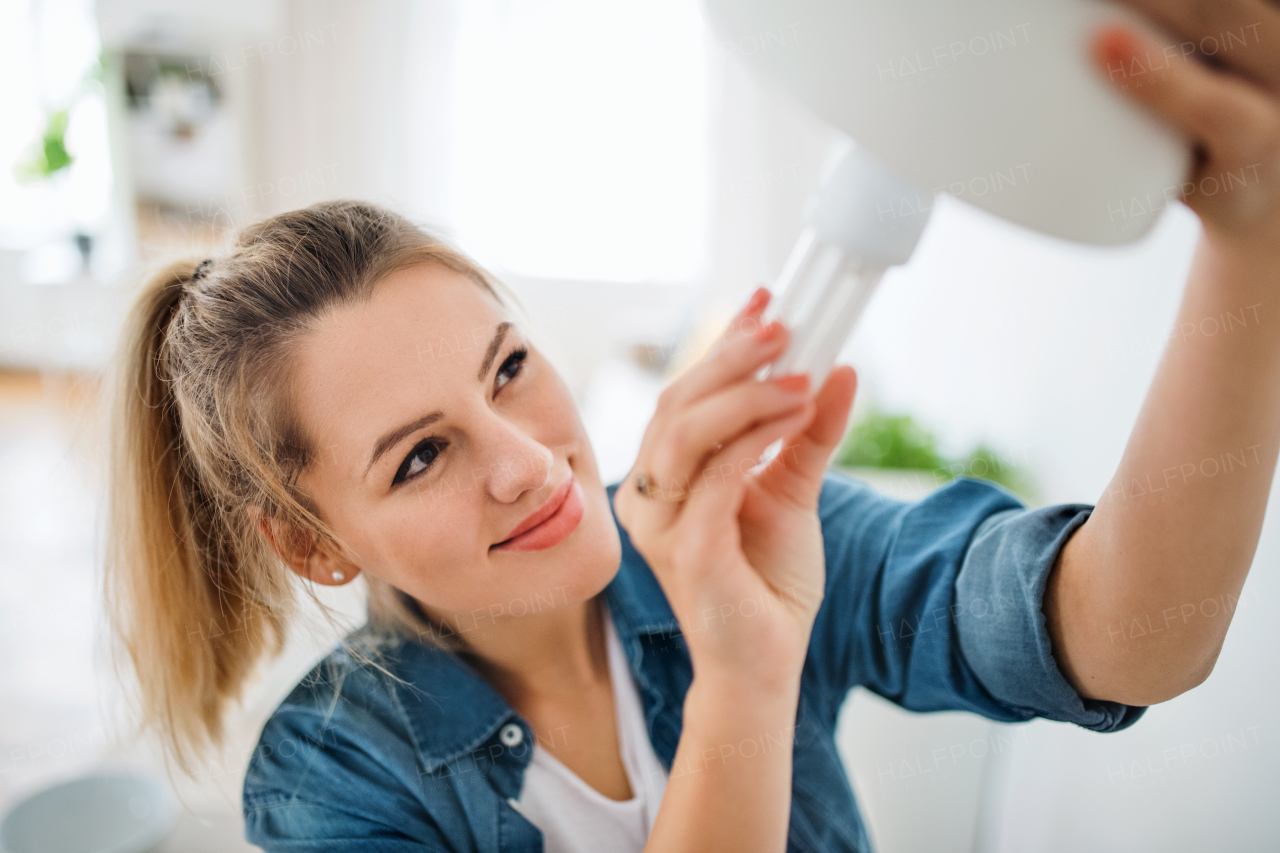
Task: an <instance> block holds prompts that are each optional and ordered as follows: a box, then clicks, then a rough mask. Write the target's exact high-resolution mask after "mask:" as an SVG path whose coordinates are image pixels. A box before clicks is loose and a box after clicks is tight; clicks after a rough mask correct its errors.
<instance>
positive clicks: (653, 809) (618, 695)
mask: <svg viewBox="0 0 1280 853" xmlns="http://www.w3.org/2000/svg"><path fill="white" fill-rule="evenodd" d="M602 609H603V611H604V619H605V625H604V629H605V645H606V646H607V647H608V658H609V678H610V681H611V682H612V683H613V704H614V708H615V711H616V713H615V716H616V717H617V725H618V740H619V742H620V746H621V752H622V763H623V765H624V766H625V767H626V770H627V779H628V780H629V781H630V783H631V794H632V796H631V799H629V800H611V799H609V798H608V797H606V796H605V795H604V794H601V793H600V792H599V791H597V790H596V789H595V788H592V787H591V786H590V785H588V784H587V783H586V782H584V781H582V779H581V778H579V777H578V775H577V774H576V773H574V772H573V771H572V770H570V769H569V768H568V767H566V766H565V765H564V764H562V763H561V762H560V760H559V759H558V758H556V757H555V756H554V755H552V754H551V753H550V752H548V751H547V750H545V749H543V748H542V747H541V745H539V744H537V743H535V744H534V748H533V757H532V758H531V759H530V762H529V766H528V767H527V768H526V769H525V772H524V787H523V789H522V790H521V791H520V799H519V801H515V800H512V801H511V805H512V806H514V807H515V808H516V810H517V811H519V812H520V813H521V814H522V815H524V816H525V817H526V818H528V819H529V822H530V823H532V824H533V825H534V826H536V827H538V829H540V830H542V836H543V850H544V851H545V853H641V851H643V850H644V845H645V840H646V839H648V837H649V831H650V830H651V829H653V822H654V820H655V819H656V818H657V816H658V805H659V804H660V803H661V802H662V794H663V792H664V791H665V790H666V788H667V772H666V770H665V769H663V767H662V763H661V762H660V761H659V760H658V756H657V755H656V754H655V753H654V751H653V745H652V744H651V743H650V742H649V734H648V732H647V731H646V729H645V724H644V709H643V707H642V706H641V704H640V694H639V692H638V691H637V690H636V685H635V681H634V680H633V679H632V677H631V670H630V669H629V668H628V667H627V660H626V656H625V654H624V653H623V650H622V642H621V641H620V640H619V639H618V635H617V632H616V630H615V629H614V627H613V617H612V616H611V615H610V613H609V608H608V606H605V607H603V608H602Z"/></svg>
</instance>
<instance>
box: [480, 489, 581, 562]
mask: <svg viewBox="0 0 1280 853" xmlns="http://www.w3.org/2000/svg"><path fill="white" fill-rule="evenodd" d="M583 506H584V504H583V498H582V487H581V486H579V485H578V480H577V478H575V477H574V476H573V474H572V473H571V474H570V475H569V478H568V479H567V480H565V481H564V482H563V483H561V484H560V485H559V486H557V487H556V490H555V491H554V492H552V493H551V497H550V498H548V499H547V502H546V503H544V504H543V505H542V506H540V507H538V509H536V510H534V511H533V512H532V513H531V514H530V515H529V517H528V518H526V519H525V520H524V521H522V522H520V524H519V525H517V526H516V528H515V530H513V531H512V532H511V534H510V535H509V536H508V537H507V538H506V539H504V540H502V541H501V542H499V543H498V544H496V545H493V546H491V547H490V549H489V550H491V551H541V550H543V549H544V548H550V547H551V546H553V545H556V544H558V543H560V542H562V541H564V540H565V539H566V538H567V537H568V536H569V534H570V533H572V532H573V531H574V530H575V529H576V528H577V526H578V522H580V521H581V520H582V514H583Z"/></svg>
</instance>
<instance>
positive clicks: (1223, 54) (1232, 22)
mask: <svg viewBox="0 0 1280 853" xmlns="http://www.w3.org/2000/svg"><path fill="white" fill-rule="evenodd" d="M1124 1H1125V4H1126V5H1128V6H1131V7H1133V8H1134V9H1136V10H1137V11H1139V12H1141V13H1143V14H1144V15H1146V16H1147V17H1149V18H1150V19H1151V20H1152V21H1154V22H1156V23H1157V24H1159V25H1161V26H1162V27H1164V28H1165V29H1166V30H1168V31H1169V32H1170V33H1172V34H1173V35H1174V36H1176V37H1178V38H1181V39H1185V41H1183V42H1181V43H1179V44H1174V45H1171V44H1162V45H1159V46H1158V48H1157V50H1158V53H1155V54H1153V57H1154V58H1157V59H1159V58H1160V57H1164V58H1165V59H1173V58H1174V57H1177V60H1176V61H1181V60H1183V59H1185V58H1186V57H1188V56H1195V55H1200V56H1203V57H1207V58H1209V60H1210V61H1211V62H1215V63H1220V64H1223V65H1226V66H1228V67H1230V68H1233V69H1235V70H1237V71H1239V72H1241V73H1243V74H1245V75H1246V76H1248V77H1250V78H1251V79H1253V80H1254V81H1256V82H1257V83H1258V84H1260V85H1262V86H1265V87H1266V88H1268V89H1270V90H1271V91H1273V92H1275V91H1277V90H1280V51H1278V50H1277V46H1280V9H1277V8H1276V6H1275V5H1274V4H1273V3H1269V2H1264V0H1212V2H1203V0H1124Z"/></svg>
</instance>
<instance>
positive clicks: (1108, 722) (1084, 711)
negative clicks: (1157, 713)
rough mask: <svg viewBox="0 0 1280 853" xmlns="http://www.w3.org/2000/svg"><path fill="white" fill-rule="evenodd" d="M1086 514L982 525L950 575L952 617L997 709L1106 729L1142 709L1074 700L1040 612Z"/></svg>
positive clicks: (1056, 510) (1067, 508)
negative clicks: (953, 577) (1052, 574)
mask: <svg viewBox="0 0 1280 853" xmlns="http://www.w3.org/2000/svg"><path fill="white" fill-rule="evenodd" d="M1092 511H1093V507H1092V506H1089V505H1087V504H1059V505H1056V506H1048V507H1043V508H1040V509H1035V510H1027V509H1016V508H1015V509H1008V510H1004V511H1002V512H999V513H996V514H995V515H992V516H991V517H989V518H987V519H986V520H985V521H983V522H982V524H981V525H979V527H978V529H977V531H976V532H975V534H974V538H973V542H972V544H971V545H970V546H969V548H968V550H967V552H966V553H965V558H964V563H963V565H962V567H961V569H960V574H959V576H958V577H957V578H956V600H955V613H956V616H955V620H956V626H957V635H958V639H959V644H960V650H961V652H962V653H963V655H964V657H965V660H966V661H967V662H968V664H969V666H970V667H972V669H973V672H974V674H975V676H976V677H977V678H978V680H979V681H980V682H981V683H982V685H983V687H984V688H985V689H986V690H987V692H989V693H990V694H991V695H992V696H993V697H994V698H995V699H996V700H997V701H999V702H1000V703H1001V704H1003V705H1005V706H1007V707H1008V708H1010V709H1012V710H1014V711H1016V712H1018V713H1020V714H1023V715H1025V716H1026V717H1028V718H1029V717H1032V716H1038V717H1045V718H1047V719H1050V720H1060V721H1062V722H1068V723H1075V724H1076V725H1078V726H1083V727H1084V728H1087V729H1093V730H1094V731H1099V732H1112V731H1118V730H1120V729H1123V728H1126V727H1127V726H1130V725H1132V724H1133V723H1134V722H1136V721H1137V719H1138V718H1139V717H1141V716H1142V713H1143V712H1144V711H1145V710H1146V708H1145V707H1141V706H1134V705H1124V704H1121V703H1118V702H1107V701H1102V700H1097V699H1086V698H1084V697H1082V696H1080V694H1079V693H1077V692H1076V690H1075V689H1074V688H1073V687H1072V686H1071V685H1070V683H1068V682H1067V679H1066V678H1065V677H1064V676H1063V674H1062V671H1061V670H1060V669H1059V668H1058V665H1057V661H1056V660H1055V659H1054V657H1053V649H1052V648H1051V644H1050V640H1049V632H1048V628H1047V627H1046V624H1045V618H1044V612H1043V609H1042V605H1043V602H1044V593H1045V587H1046V586H1047V584H1048V580H1049V573H1050V572H1051V571H1052V570H1053V567H1054V565H1055V563H1056V562H1057V560H1058V556H1059V554H1061V553H1062V549H1063V547H1065V546H1066V543H1067V540H1068V539H1070V538H1071V535H1072V534H1073V533H1074V532H1075V531H1076V530H1077V529H1079V527H1080V525H1082V524H1084V523H1085V521H1086V520H1087V519H1088V518H1089V514H1090V513H1091V512H1092Z"/></svg>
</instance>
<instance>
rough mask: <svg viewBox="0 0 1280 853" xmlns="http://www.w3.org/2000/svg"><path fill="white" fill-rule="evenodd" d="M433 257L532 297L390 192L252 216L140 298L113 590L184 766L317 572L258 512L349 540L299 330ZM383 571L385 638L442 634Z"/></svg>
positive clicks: (371, 600) (151, 698)
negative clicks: (306, 384)
mask: <svg viewBox="0 0 1280 853" xmlns="http://www.w3.org/2000/svg"><path fill="white" fill-rule="evenodd" d="M420 263H437V264H442V265H444V266H445V267H448V268H450V269H453V270H456V271H458V272H460V273H462V274H464V275H466V276H468V277H469V278H470V279H471V280H472V281H474V282H475V283H476V284H477V285H479V286H480V287H482V288H483V289H484V290H486V291H487V292H488V293H489V294H490V295H492V296H493V297H494V298H495V299H496V300H498V302H499V303H500V304H503V305H504V306H507V307H518V303H516V302H515V300H514V299H513V298H512V297H511V295H510V292H509V291H507V290H506V288H504V287H503V286H502V285H501V284H500V283H499V282H498V281H497V280H496V279H494V278H493V277H492V276H490V275H489V274H488V273H487V272H486V271H485V270H483V269H482V268H481V267H480V266H479V265H477V264H476V263H475V262H473V261H472V260H470V259H469V258H467V257H466V256H465V255H463V254H462V253H461V252H459V251H458V250H456V249H454V248H453V247H451V246H450V245H448V243H447V242H445V241H444V240H443V239H441V238H439V237H438V236H435V235H433V234H431V233H429V232H428V231H426V230H424V229H423V228H421V227H418V226H416V225H414V224H413V223H411V222H409V221H408V220H406V219H404V218H403V217H401V216H398V215H397V214H394V213H392V212H390V211H387V210H383V209H381V208H378V207H376V206H373V205H369V204H363V203H360V202H352V201H334V202H326V203H323V204H317V205H313V206H311V207H308V208H304V209H302V210H295V211H291V212H289V213H284V214H281V215H279V216H275V217H272V218H270V219H267V220H265V221H263V222H261V223H259V224H257V225H253V226H250V227H249V228H247V229H245V230H244V231H243V232H241V234H240V235H239V237H238V240H237V241H236V244H235V245H234V247H233V248H232V249H231V251H230V252H228V253H226V254H225V255H223V256H220V257H217V258H214V259H212V261H204V262H199V263H197V261H195V260H184V261H181V262H177V263H173V264H171V265H169V266H167V267H166V268H164V269H163V270H162V271H160V272H159V273H158V274H157V275H155V276H154V277H152V278H150V279H149V280H148V281H147V282H146V283H145V284H144V285H143V287H142V289H141V292H140V293H139V294H138V296H137V299H136V301H135V302H134V303H133V305H132V306H131V308H130V310H129V313H128V316H127V319H126V325H125V328H124V331H123V335H122V338H121V340H120V349H119V351H118V353H117V354H116V356H115V361H114V362H113V366H112V374H113V375H112V376H111V386H112V390H111V395H110V398H109V405H110V415H109V416H110V433H111V444H110V462H109V483H110V491H109V494H108V505H109V509H108V527H107V532H106V536H107V540H106V546H107V547H106V554H105V586H104V593H105V596H106V605H107V614H108V620H109V621H108V624H109V626H110V629H111V632H112V635H113V637H114V639H115V640H116V644H117V648H116V651H117V655H118V661H119V662H120V663H124V664H126V665H127V666H128V667H130V668H131V670H132V676H133V678H134V680H135V681H136V687H137V697H136V699H137V711H138V715H139V722H140V724H141V726H142V728H143V729H144V730H153V731H154V732H155V733H156V734H158V735H159V736H160V739H161V743H162V744H163V746H164V748H165V752H166V755H167V757H168V758H170V759H171V760H173V761H174V762H175V763H176V764H177V766H178V767H180V768H181V769H182V770H183V771H184V772H187V773H191V772H192V769H191V768H192V766H193V759H194V758H195V757H196V756H197V755H198V754H199V753H200V752H201V751H202V750H204V749H205V748H207V747H210V746H217V745H219V744H220V743H221V741H222V738H223V727H222V720H223V716H224V712H225V710H226V708H227V705H228V703H229V702H232V701H234V700H235V699H237V698H239V697H240V695H241V691H242V689H243V687H244V685H245V682H246V679H247V678H248V677H249V676H250V675H251V674H252V672H253V671H254V669H255V667H256V665H257V664H258V663H259V662H260V661H261V660H262V659H263V656H264V655H268V654H269V655H270V656H272V657H274V656H276V655H278V654H279V653H280V651H281V649H282V647H283V644H284V640H285V632H286V628H287V626H288V624H289V621H290V617H291V615H293V614H294V608H295V595H296V591H297V590H298V589H299V587H306V586H307V585H305V584H302V583H300V582H299V580H298V578H297V576H296V575H295V573H294V572H292V571H291V570H290V569H289V568H288V567H286V566H285V565H284V563H283V562H282V561H281V560H280V558H279V557H278V556H277V554H276V553H275V551H274V550H273V549H272V548H271V546H270V544H269V543H268V542H267V541H266V539H265V537H264V536H263V535H262V533H261V531H260V529H259V525H258V523H257V522H256V521H255V519H254V517H253V513H254V512H260V513H261V514H262V515H263V516H266V517H269V518H272V519H275V520H277V521H279V522H283V525H281V526H282V528H283V529H285V530H291V531H295V532H296V535H297V536H298V537H303V538H302V540H301V541H302V543H303V544H307V543H317V542H319V543H325V544H326V545H327V546H329V547H332V548H334V549H336V550H337V551H338V552H339V553H342V552H344V551H345V546H343V545H342V543H341V542H340V541H339V539H338V537H337V535H336V534H335V533H334V532H333V531H332V530H331V529H330V528H329V526H328V525H327V524H326V523H325V522H324V521H323V520H322V519H321V518H320V514H319V512H318V511H317V508H316V507H315V506H314V505H313V504H312V503H311V502H310V501H309V500H308V499H307V498H306V496H305V495H303V494H301V493H300V491H299V490H298V489H297V488H296V487H295V485H294V484H295V482H296V478H297V476H298V474H299V473H300V472H301V471H302V470H303V469H305V468H306V466H307V465H308V464H309V463H310V462H311V461H312V460H313V459H314V458H315V448H313V447H311V446H310V445H309V443H308V439H307V436H306V433H305V432H304V430H303V429H302V428H301V425H300V424H299V423H298V422H297V420H296V419H295V417H294V414H293V413H292V412H291V411H289V408H288V406H287V404H286V400H287V398H288V395H287V393H285V391H284V389H285V387H286V384H287V382H288V380H289V377H288V370H289V364H290V359H289V355H290V353H291V351H292V348H293V345H294V343H295V342H296V341H297V340H298V339H299V338H300V337H301V336H302V335H304V334H306V333H307V332H308V330H309V329H310V328H312V326H313V325H314V323H315V322H316V320H318V319H319V318H320V317H321V316H322V315H324V314H325V313H326V312H327V311H329V310H330V309H333V308H335V307H340V306H344V305H352V304H358V303H360V302H361V301H362V300H367V299H368V298H369V297H370V295H371V294H372V292H373V289H374V286H375V285H376V284H377V282H378V281H379V280H380V279H382V278H383V277H385V276H386V275H388V274H389V273H391V272H394V271H396V270H398V269H403V268H405V267H409V266H413V265H416V264H420ZM255 507H256V508H259V510H254V508H255ZM294 541H297V540H294ZM366 580H367V583H368V590H369V596H368V617H369V622H368V627H369V628H370V629H372V631H373V633H374V634H375V635H376V634H381V635H384V636H414V637H416V638H418V639H424V638H425V640H426V641H427V642H431V643H434V644H436V645H440V644H441V643H440V641H439V640H437V637H439V636H440V635H441V632H440V631H439V630H434V628H435V627H436V626H432V625H431V623H430V622H429V620H426V617H425V616H424V615H423V614H422V612H421V610H420V609H418V608H417V607H416V605H415V604H414V602H413V600H412V599H411V598H409V597H408V596H407V595H405V594H403V593H401V592H400V591H399V590H396V589H395V588H393V587H391V586H389V585H387V584H385V583H383V582H381V581H379V580H377V579H376V578H372V577H369V576H368V575H367V574H366ZM313 597H314V594H313Z"/></svg>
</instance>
